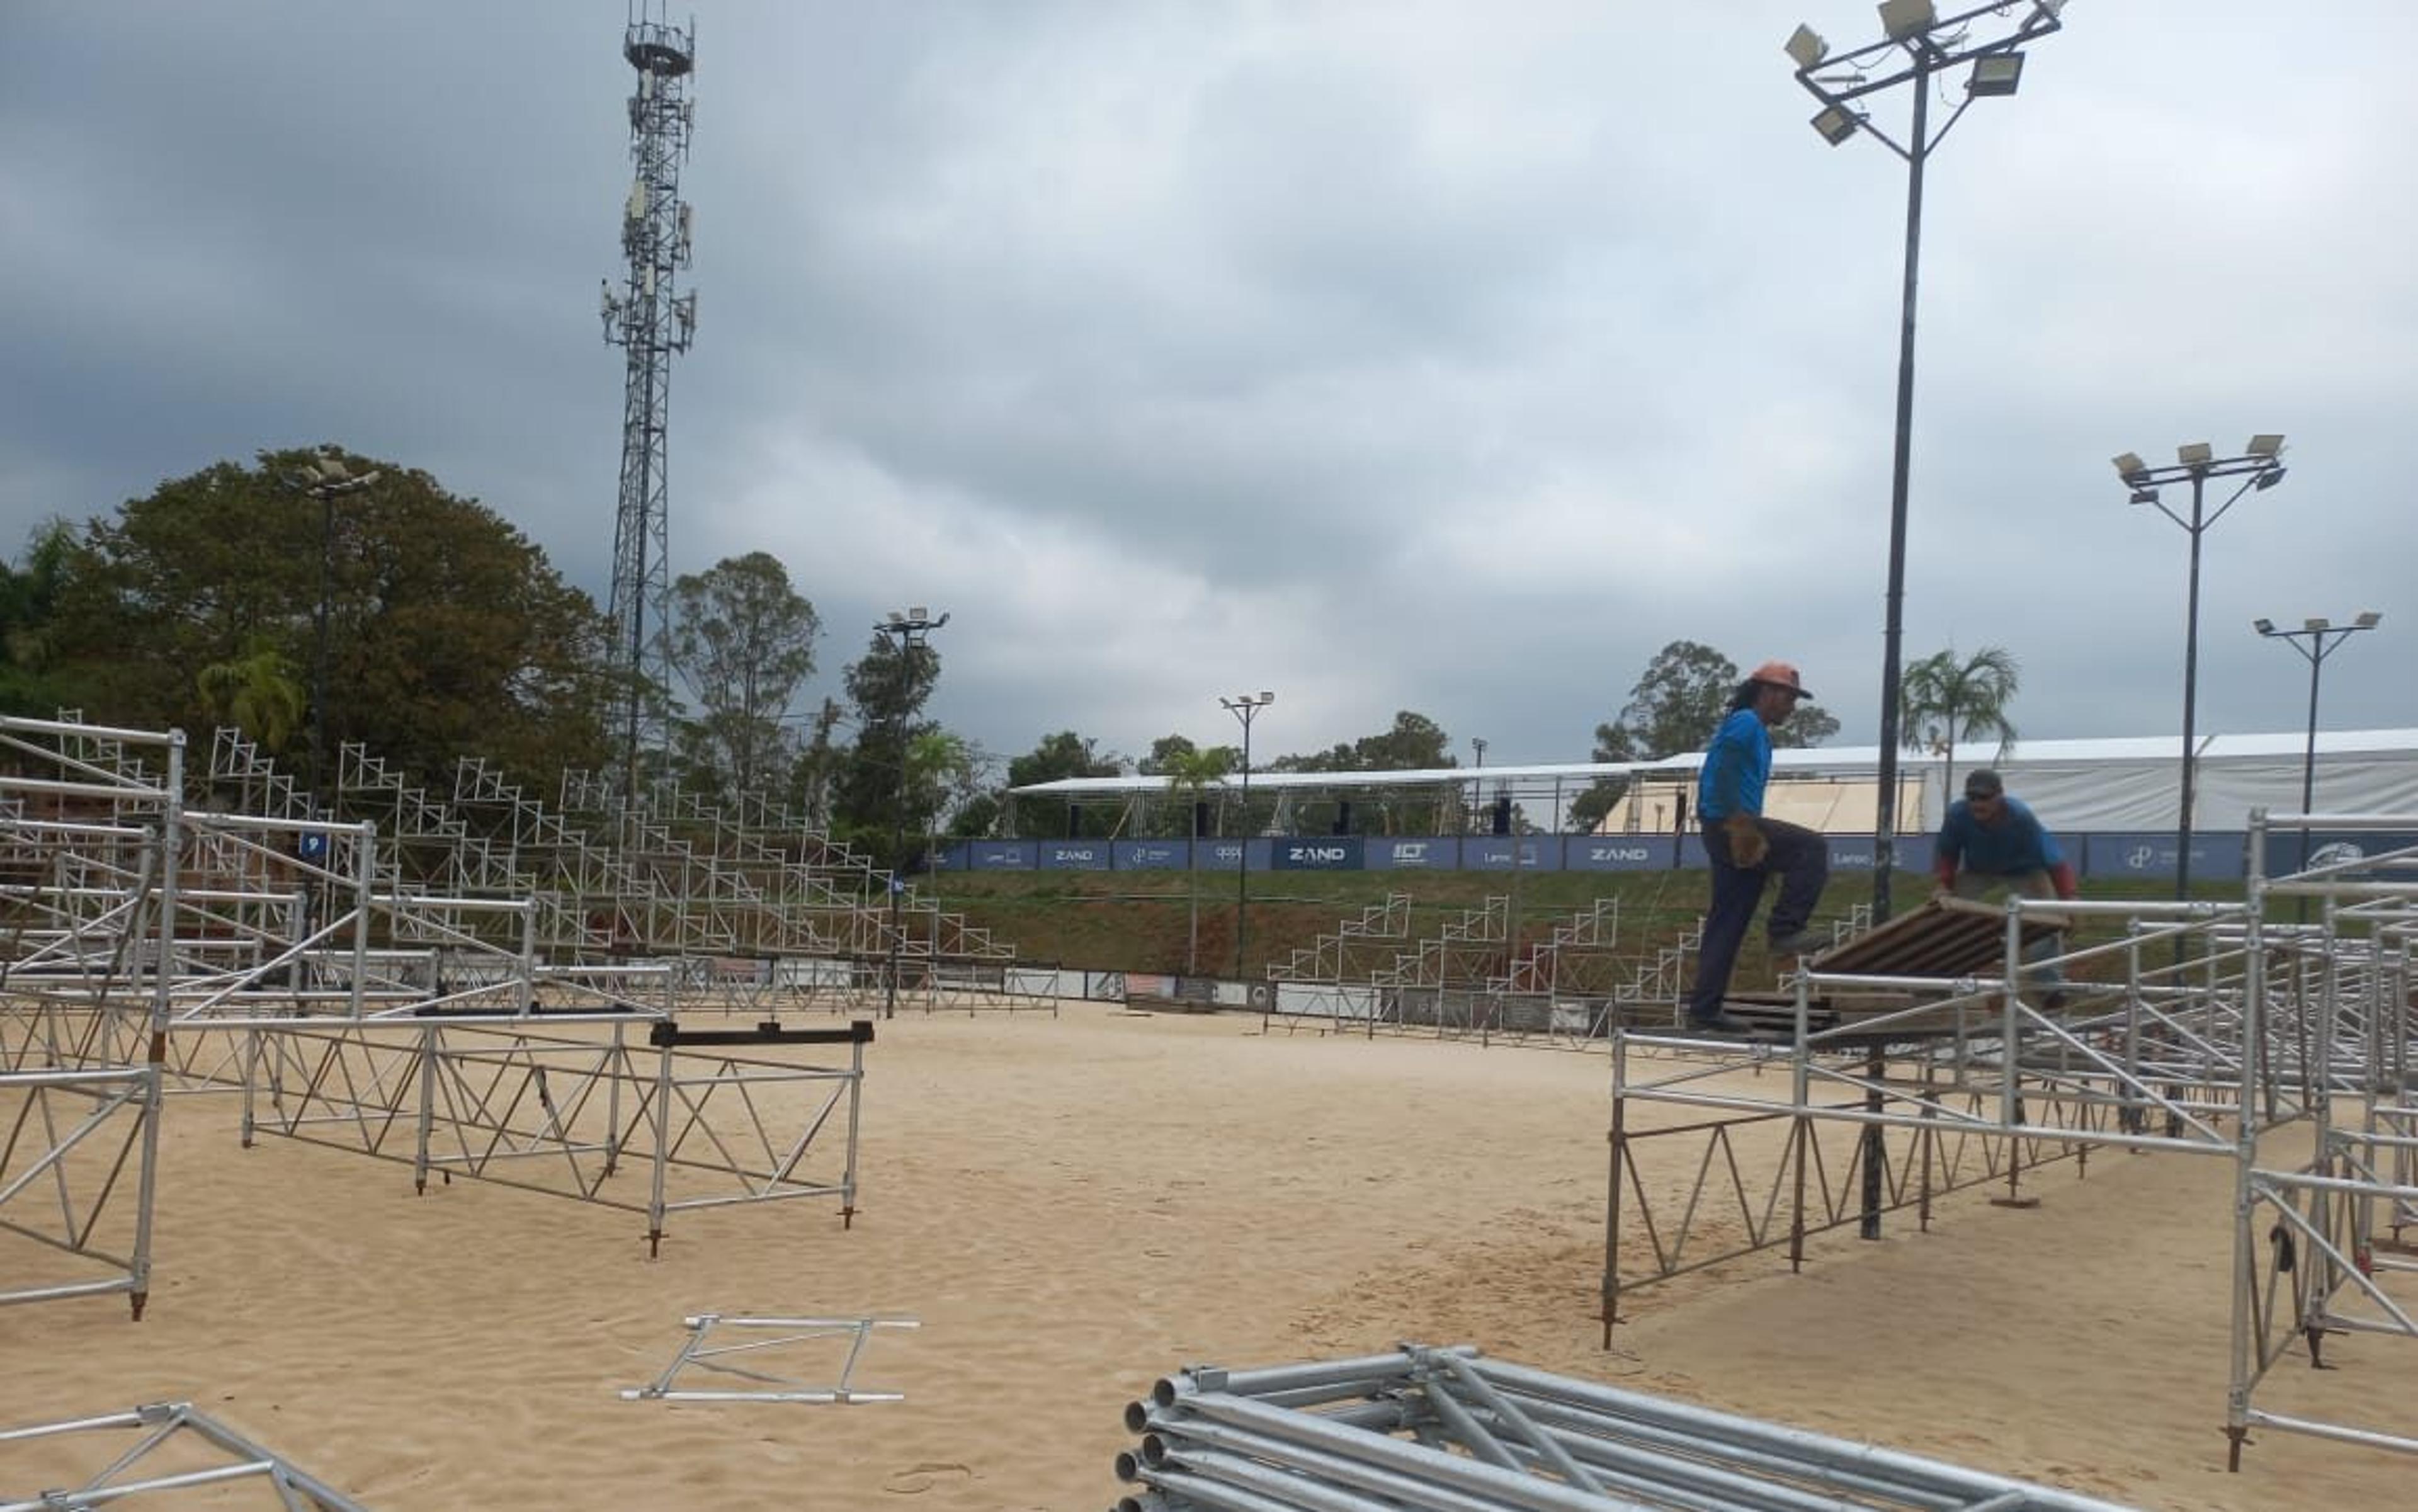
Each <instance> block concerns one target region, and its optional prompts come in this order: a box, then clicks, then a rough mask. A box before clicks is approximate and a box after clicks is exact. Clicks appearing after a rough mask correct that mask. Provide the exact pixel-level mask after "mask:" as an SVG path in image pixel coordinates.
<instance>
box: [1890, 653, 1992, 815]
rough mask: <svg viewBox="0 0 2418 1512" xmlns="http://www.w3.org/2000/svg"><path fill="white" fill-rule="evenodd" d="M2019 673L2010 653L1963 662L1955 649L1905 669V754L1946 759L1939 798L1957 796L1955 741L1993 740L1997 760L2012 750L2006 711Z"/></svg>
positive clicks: (1901, 696)
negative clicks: (1920, 753)
mask: <svg viewBox="0 0 2418 1512" xmlns="http://www.w3.org/2000/svg"><path fill="white" fill-rule="evenodd" d="M2021 680H2022V669H2021V668H2020V667H2018V666H2017V665H2016V664H2015V658H2014V653H2013V652H2012V651H2009V650H2008V649H2006V648H2004V647H2002V646H1984V647H1982V649H1980V650H1978V651H1975V652H1974V653H1973V654H1972V655H1971V656H1969V657H1967V658H1966V659H1965V660H1963V661H1958V660H1957V657H1956V648H1954V647H1953V646H1951V647H1950V648H1948V649H1946V650H1944V651H1938V652H1936V653H1934V654H1933V655H1930V656H1926V657H1924V658H1923V659H1922V660H1921V661H1920V662H1917V663H1915V664H1913V665H1912V666H1909V667H1907V668H1906V669H1905V676H1904V677H1903V678H1902V679H1901V680H1899V683H1898V707H1899V710H1900V713H1901V719H1900V723H1899V728H1900V729H1901V730H1902V731H1903V732H1904V740H1905V746H1906V749H1907V750H1909V751H1921V750H1926V749H1928V750H1932V751H1936V752H1938V753H1939V754H1940V755H1941V756H1944V757H1945V758H1946V762H1947V776H1946V781H1945V786H1944V787H1943V788H1942V792H1943V793H1953V792H1954V791H1955V790H1956V738H1957V735H1958V733H1959V732H1960V731H1961V732H1962V733H1963V734H1964V735H1966V736H1967V738H1970V737H1972V736H1975V735H1992V736H1996V737H1997V741H1998V759H1999V760H2001V761H2003V760H2005V759H2006V756H2007V753H2008V752H2009V751H2011V750H2012V749H2013V748H2014V744H2015V726H2014V725H2012V724H2011V723H2009V722H2008V719H2007V705H2008V704H2010V703H2012V702H2013V701H2014V696H2015V689H2016V687H2017V686H2018V684H2019V683H2020V681H2021Z"/></svg>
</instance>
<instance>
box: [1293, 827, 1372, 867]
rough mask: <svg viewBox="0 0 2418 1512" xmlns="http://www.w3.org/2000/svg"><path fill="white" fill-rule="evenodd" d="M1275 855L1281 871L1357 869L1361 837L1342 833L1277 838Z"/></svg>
mask: <svg viewBox="0 0 2418 1512" xmlns="http://www.w3.org/2000/svg"><path fill="white" fill-rule="evenodd" d="M1272 854H1273V856H1274V859H1275V862H1276V869H1277V870H1278V871H1280V872H1356V871H1358V870H1359V869H1360V837H1359V836H1358V835H1356V834H1339V835H1332V836H1329V837H1328V838H1326V839H1324V840H1278V841H1277V842H1275V843H1274V846H1273V848H1272Z"/></svg>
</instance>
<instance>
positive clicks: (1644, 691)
mask: <svg viewBox="0 0 2418 1512" xmlns="http://www.w3.org/2000/svg"><path fill="white" fill-rule="evenodd" d="M1742 680H1744V674H1742V673H1741V672H1739V671H1738V666H1737V663H1736V662H1733V661H1731V660H1730V659H1729V658H1728V657H1726V656H1724V655H1722V653H1721V652H1719V651H1717V650H1715V649H1712V648H1711V647H1709V646H1706V645H1705V644H1703V643H1702V642H1700V641H1692V640H1675V641H1673V642H1671V643H1670V644H1669V645H1667V646H1665V647H1663V648H1662V649H1660V650H1659V651H1657V652H1655V653H1654V659H1653V660H1652V661H1650V662H1648V663H1646V664H1645V672H1644V674H1643V675H1641V676H1640V677H1639V678H1638V680H1637V685H1636V686H1635V687H1633V688H1631V689H1630V690H1629V702H1628V703H1627V704H1626V705H1624V706H1622V708H1621V710H1620V717H1619V718H1618V719H1615V720H1613V721H1611V722H1609V723H1607V724H1602V725H1597V726H1596V727H1595V753H1594V759H1596V760H1598V761H1622V762H1625V761H1656V760H1660V758H1662V757H1664V756H1679V755H1681V754H1683V753H1685V752H1689V751H1700V750H1702V749H1704V747H1705V745H1706V743H1707V742H1708V741H1711V740H1712V738H1713V731H1714V730H1715V729H1716V728H1718V727H1720V725H1721V722H1722V715H1724V714H1725V713H1727V712H1728V711H1729V706H1730V699H1731V697H1732V696H1733V695H1736V694H1737V689H1738V684H1739V682H1740V681H1742ZM1838 733H1839V721H1838V720H1837V719H1836V718H1835V717H1833V716H1832V715H1831V714H1829V712H1828V711H1826V710H1824V709H1823V708H1822V706H1821V705H1819V704H1816V703H1813V702H1812V701H1811V700H1803V701H1800V702H1799V703H1798V706H1797V710H1796V711H1795V712H1794V713H1792V714H1790V715H1789V716H1788V719H1787V721H1786V722H1785V723H1784V724H1783V725H1780V727H1778V728H1777V729H1775V730H1773V731H1772V732H1771V743H1772V744H1773V745H1775V746H1781V747H1790V746H1812V745H1819V744H1821V743H1822V742H1823V741H1827V740H1829V738H1830V737H1831V736H1833V735H1836V734H1838ZM1627 788H1628V784H1627V783H1626V782H1625V781H1621V780H1618V779H1612V780H1607V781H1604V782H1599V783H1597V784H1596V785H1595V786H1594V787H1590V788H1589V789H1588V790H1587V791H1585V792H1584V793H1582V794H1580V795H1579V797H1578V798H1577V799H1576V800H1575V801H1573V802H1572V803H1571V804H1570V823H1571V826H1572V827H1573V828H1576V829H1592V828H1594V827H1595V825H1597V824H1598V823H1599V822H1600V821H1601V820H1602V818H1603V816H1604V815H1605V814H1606V813H1608V812H1610V811H1611V809H1612V806H1613V805H1614V804H1615V803H1616V802H1619V801H1620V795H1621V794H1622V793H1623V792H1624V791H1626V790H1627Z"/></svg>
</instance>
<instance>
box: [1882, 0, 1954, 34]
mask: <svg viewBox="0 0 2418 1512" xmlns="http://www.w3.org/2000/svg"><path fill="white" fill-rule="evenodd" d="M1879 9H1880V13H1881V30H1882V31H1883V32H1884V33H1886V34H1887V35H1888V37H1889V39H1890V41H1892V42H1903V41H1905V39H1906V38H1909V37H1918V36H1921V34H1922V33H1924V32H1927V31H1929V30H1930V29H1931V28H1932V25H1933V23H1936V22H1937V21H1938V20H1939V10H1938V8H1937V7H1936V6H1934V5H1933V4H1932V3H1931V0H1881V3H1880V7H1879Z"/></svg>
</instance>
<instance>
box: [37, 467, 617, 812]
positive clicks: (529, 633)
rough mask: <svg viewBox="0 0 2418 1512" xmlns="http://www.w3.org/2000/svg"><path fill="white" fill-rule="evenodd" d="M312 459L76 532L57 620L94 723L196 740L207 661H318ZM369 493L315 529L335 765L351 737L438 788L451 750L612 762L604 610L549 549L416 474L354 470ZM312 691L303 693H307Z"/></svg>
mask: <svg viewBox="0 0 2418 1512" xmlns="http://www.w3.org/2000/svg"><path fill="white" fill-rule="evenodd" d="M313 456H314V454H313V453H306V452H300V451H272V452H263V453H261V455H260V457H259V459H258V463H257V466H251V467H246V466H241V465H238V464H236V463H229V462H222V463H218V464H215V465H213V466H209V467H207V468H205V469H203V470H202V471H200V472H197V473H194V474H191V475H190V476H188V477H184V478H177V479H172V480H169V481H166V482H163V483H161V485H160V487H159V488H158V489H157V490H155V491H154V492H153V493H151V494H150V495H149V496H146V497H143V498H137V499H130V500H128V501H127V502H126V503H124V504H122V505H120V506H119V508H118V510H117V512H116V515H115V518H111V519H100V520H95V521H92V522H90V523H89V524H87V525H86V526H85V527H84V530H83V532H82V534H81V536H80V537H79V538H78V539H77V541H76V542H75V544H74V548H73V550H72V551H71V552H70V553H69V558H68V560H67V561H66V562H65V563H64V574H63V579H62V581H61V583H60V585H59V588H58V593H57V600H56V606H55V614H54V621H53V629H54V641H53V644H54V646H55V647H56V648H58V649H59V654H60V655H61V656H62V658H63V660H62V663H61V666H62V675H63V676H64V677H66V678H68V679H69V680H72V681H73V683H74V684H76V685H77V687H78V689H79V694H80V696H81V697H82V698H83V700H84V703H85V704H86V706H87V712H88V713H90V714H92V715H94V716H96V717H99V718H102V719H104V720H106V721H108V722H110V723H115V724H121V725H138V726H149V727H154V728H159V727H165V726H168V725H177V726H181V727H185V728H189V729H195V728H201V727H204V726H206V725H207V722H208V720H209V718H210V717H211V713H212V711H211V710H210V709H209V708H208V707H207V705H206V704H205V701H204V696H203V694H202V680H201V674H202V671H203V669H204V668H206V667H210V666H214V665H218V664H228V663H240V662H242V661H244V660H245V659H247V658H248V657H250V656H252V655H253V654H254V648H256V647H260V646H266V647H268V648H270V649H274V650H275V651H276V652H277V653H279V654H280V655H282V656H283V657H284V659H285V660H286V662H287V663H288V664H292V665H295V666H315V656H314V653H315V650H316V634H315V620H316V618H317V608H318V604H319V596H320V589H321V568H322V556H321V551H320V549H319V548H320V542H321V527H322V523H323V515H322V509H323V505H322V504H321V503H320V502H319V501H316V500H314V499H312V498H310V497H308V496H305V495H304V494H303V493H302V492H301V491H300V490H299V489H298V488H297V487H295V486H294V485H293V484H292V483H291V482H290V481H289V480H291V479H293V478H295V477H298V476H299V475H300V474H301V472H302V469H303V467H304V466H305V464H306V463H307V462H309V461H310V460H312V458H313ZM342 460H343V461H344V463H345V464H346V466H348V468H349V470H351V471H352V472H354V473H355V474H363V473H368V472H371V471H375V472H378V473H379V474H380V475H381V476H380V478H379V481H377V482H376V483H375V485H374V486H372V487H370V488H367V489H364V490H362V491H361V492H360V493H357V494H352V495H348V496H345V497H344V498H343V499H342V500H339V501H336V503H335V504H334V507H333V510H332V512H330V513H328V514H326V515H325V516H324V520H325V523H326V525H327V542H326V555H325V568H326V577H325V582H326V592H327V603H328V639H327V644H328V653H329V654H328V679H327V686H328V690H329V699H328V707H327V708H326V709H324V710H317V711H316V717H318V718H319V719H320V720H321V721H323V727H324V729H325V732H326V736H327V744H328V747H329V750H330V751H333V750H334V749H336V748H337V747H338V746H339V745H340V744H341V743H342V742H344V741H362V742H364V743H365V744H367V745H368V746H369V747H370V748H371V749H373V750H375V751H377V752H378V753H380V754H381V755H382V756H385V757H386V758H388V759H389V760H390V761H392V762H393V763H394V764H395V765H396V766H397V767H398V768H399V769H400V770H402V771H406V772H408V773H410V774H412V776H414V777H415V778H416V779H419V780H422V781H430V782H437V783H440V784H442V785H445V786H450V784H451V771H452V768H453V765H454V760H455V757H456V756H457V755H459V754H461V753H465V752H479V753H482V754H483V755H485V756H488V757H490V758H492V759H493V760H494V761H496V763H497V765H498V766H499V768H500V769H501V770H502V771H505V772H506V773H507V774H509V775H511V776H513V777H514V778H517V779H520V780H525V781H540V780H542V781H544V782H547V783H551V782H552V780H553V779H554V777H555V775H556V774H557V773H558V772H559V771H561V770H562V769H563V768H564V767H566V766H578V765H584V764H594V763H596V762H597V761H598V760H599V759H600V758H601V757H602V756H603V755H604V753H605V731H604V720H605V710H606V709H607V708H608V707H609V701H608V700H609V695H610V692H611V688H612V680H611V674H610V673H609V671H608V670H607V669H606V668H605V661H604V655H605V639H606V635H605V619H604V616H602V615H601V614H600V613H598V611H597V609H596V606H595V604H594V603H592V602H591V601H590V600H589V598H588V596H587V595H586V594H584V593H581V592H579V591H577V590H576V589H574V588H569V587H568V586H566V585H565V584H564V583H563V582H562V581H561V579H560V578H559V576H558V575H557V573H555V571H554V569H553V567H552V566H551V565H550V564H549V563H548V562H547V560H546V557H545V553H544V552H543V550H541V549H539V548H538V547H537V546H536V545H535V544H533V543H532V542H529V541H528V538H527V537H525V536H523V535H522V534H521V533H520V532H519V531H518V530H516V529H514V528H513V527H512V526H511V525H510V524H508V523H506V522H505V520H504V519H503V518H502V517H501V516H499V515H497V513H496V512H494V511H492V510H490V509H488V508H486V507H485V506H484V505H482V504H481V503H479V502H478V501H477V500H476V499H467V498H459V497H456V496H453V495H451V494H449V493H447V492H446V491H445V490H444V489H443V488H442V487H441V486H439V485H438V483H437V482H436V480H435V479H434V478H432V477H430V476H429V475H428V474H427V473H424V472H420V471H417V470H413V469H408V468H404V467H401V466H395V465H394V464H391V463H381V462H375V461H372V460H369V459H364V458H359V457H352V456H344V457H343V458H342ZM314 681H315V679H314Z"/></svg>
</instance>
